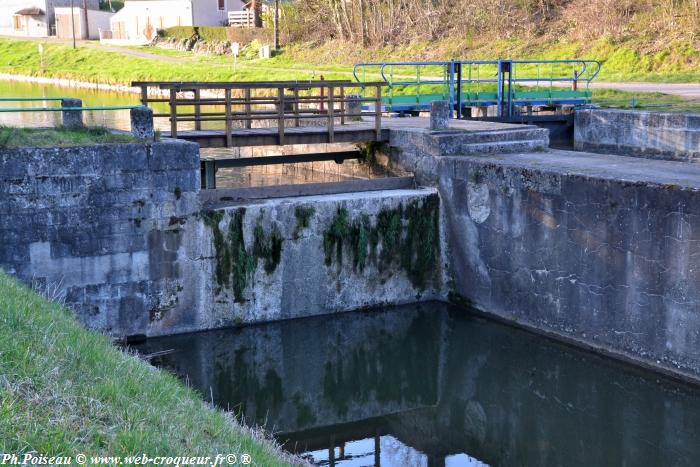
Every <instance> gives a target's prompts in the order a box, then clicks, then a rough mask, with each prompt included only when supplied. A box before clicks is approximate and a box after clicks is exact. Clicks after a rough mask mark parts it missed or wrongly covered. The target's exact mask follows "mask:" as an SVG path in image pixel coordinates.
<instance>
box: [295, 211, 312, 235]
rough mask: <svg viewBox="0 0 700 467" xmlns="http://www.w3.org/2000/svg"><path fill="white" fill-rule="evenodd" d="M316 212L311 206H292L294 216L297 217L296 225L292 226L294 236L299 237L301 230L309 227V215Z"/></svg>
mask: <svg viewBox="0 0 700 467" xmlns="http://www.w3.org/2000/svg"><path fill="white" fill-rule="evenodd" d="M315 212H316V208H314V207H313V206H297V207H295V208H294V217H296V218H297V225H296V227H294V238H299V234H300V233H301V231H302V230H304V229H306V228H308V227H309V225H310V223H311V217H312V216H313V215H314V213H315Z"/></svg>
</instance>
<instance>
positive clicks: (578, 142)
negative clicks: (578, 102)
mask: <svg viewBox="0 0 700 467" xmlns="http://www.w3.org/2000/svg"><path fill="white" fill-rule="evenodd" d="M574 147H575V148H576V149H577V150H581V151H596V152H608V153H617V154H624V155H631V156H641V157H650V158H659V159H672V160H683V161H689V162H698V161H700V115H693V114H682V113H660V112H640V111H630V110H608V109H594V110H577V111H576V116H575V119H574Z"/></svg>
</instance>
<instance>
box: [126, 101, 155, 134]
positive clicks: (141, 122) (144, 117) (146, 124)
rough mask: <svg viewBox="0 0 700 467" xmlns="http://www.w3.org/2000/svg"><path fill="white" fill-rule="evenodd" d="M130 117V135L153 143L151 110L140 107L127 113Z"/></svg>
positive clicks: (153, 132)
mask: <svg viewBox="0 0 700 467" xmlns="http://www.w3.org/2000/svg"><path fill="white" fill-rule="evenodd" d="M129 113H130V116H131V134H132V135H134V136H135V137H136V138H139V139H143V140H145V141H153V139H154V138H155V131H154V129H153V110H152V109H150V108H149V107H145V106H141V107H136V108H134V109H131V110H130V111H129Z"/></svg>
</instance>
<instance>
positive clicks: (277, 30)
mask: <svg viewBox="0 0 700 467" xmlns="http://www.w3.org/2000/svg"><path fill="white" fill-rule="evenodd" d="M279 22H280V0H275V50H279V48H280V25H279Z"/></svg>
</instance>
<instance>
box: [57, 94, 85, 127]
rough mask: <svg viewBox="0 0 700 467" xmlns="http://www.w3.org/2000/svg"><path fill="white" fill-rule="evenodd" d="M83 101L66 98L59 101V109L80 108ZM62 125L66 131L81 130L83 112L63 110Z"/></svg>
mask: <svg viewBox="0 0 700 467" xmlns="http://www.w3.org/2000/svg"><path fill="white" fill-rule="evenodd" d="M82 106H83V101H82V100H81V99H73V98H67V99H62V100H61V107H64V108H77V107H82ZM61 117H62V119H63V120H62V122H63V123H62V124H63V127H64V128H68V129H80V128H83V126H84V125H83V111H82V110H64V111H63V112H61Z"/></svg>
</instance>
